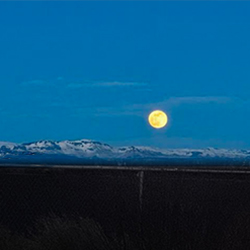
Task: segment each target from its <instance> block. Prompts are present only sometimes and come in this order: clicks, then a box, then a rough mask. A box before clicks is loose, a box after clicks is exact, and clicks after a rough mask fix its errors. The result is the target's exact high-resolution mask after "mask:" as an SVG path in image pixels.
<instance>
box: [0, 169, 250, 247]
mask: <svg viewBox="0 0 250 250" xmlns="http://www.w3.org/2000/svg"><path fill="white" fill-rule="evenodd" d="M249 246H250V171H248V170H247V169H245V170H244V169H234V170H233V171H231V170H230V169H227V170H226V169H225V168H224V169H220V168H219V167H218V168H216V169H212V170H211V169H206V168H205V167H202V168H200V169H198V170H195V169H189V170H187V169H186V168H184V169H182V168H178V169H171V168H168V169H166V168H161V169H153V168H150V169H149V168H127V169H126V168H115V167H113V168H109V167H105V168H102V169H101V168H99V167H95V168H92V167H83V168H81V167H77V168H71V167H67V166H64V167H49V168H47V167H11V166H8V167H1V168H0V249H1V250H2V249H3V250H5V249H8V250H12V249H25V250H28V249H32V250H36V249H42V250H45V249H46V250H49V249H51V250H54V249H61V250H78V249H79V250H99V249H100V250H101V249H103V250H106V249H109V250H110V249H111V250H112V249H124V250H125V249H126V250H133V249H145V250H148V249H150V250H151V249H152V250H153V249H154V250H156V249H161V250H165V249H166V250H179V249H183V250H185V249H186V250H196V249H197V250H203V249H210V250H212V249H218V250H222V249H226V250H231V249H240V250H245V249H246V250H247V249H250V247H249Z"/></svg>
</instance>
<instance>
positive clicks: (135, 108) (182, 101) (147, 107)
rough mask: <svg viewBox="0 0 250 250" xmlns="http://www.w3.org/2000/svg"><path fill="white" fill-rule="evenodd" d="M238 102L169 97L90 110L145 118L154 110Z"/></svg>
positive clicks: (216, 98)
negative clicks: (158, 100) (156, 100)
mask: <svg viewBox="0 0 250 250" xmlns="http://www.w3.org/2000/svg"><path fill="white" fill-rule="evenodd" d="M236 100H238V99H237V98H232V97H226V96H182V97H170V98H168V99H166V100H163V101H160V102H152V103H139V104H138V103H137V104H131V105H125V106H121V107H96V108H95V109H92V111H93V114H95V115H96V116H122V115H136V116H143V117H144V116H145V115H147V114H148V113H149V112H151V111H152V110H154V109H163V110H165V111H170V110H171V109H172V108H174V107H176V106H181V105H188V104H197V105H199V104H209V103H217V104H223V105H224V104H227V103H230V102H233V101H236Z"/></svg>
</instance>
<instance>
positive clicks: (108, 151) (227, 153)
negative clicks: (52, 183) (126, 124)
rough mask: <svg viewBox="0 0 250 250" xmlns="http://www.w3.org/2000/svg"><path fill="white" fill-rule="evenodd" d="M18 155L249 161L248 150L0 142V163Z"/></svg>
mask: <svg viewBox="0 0 250 250" xmlns="http://www.w3.org/2000/svg"><path fill="white" fill-rule="evenodd" d="M22 155H68V156H74V157H78V158H91V157H98V158H107V159H109V158H111V159H133V158H177V159H178V158H187V159H190V158H218V157H219V158H249V157H250V150H228V149H215V148H206V149H164V150H162V149H156V148H150V147H142V146H136V147H135V146H130V147H120V148H116V147H111V146H110V145H108V144H105V143H100V142H97V141H92V140H86V139H82V140H75V141H69V140H66V141H51V140H41V141H36V142H31V143H23V144H16V143H10V142H0V159H1V158H3V157H6V156H9V157H10V156H19V157H20V156H22Z"/></svg>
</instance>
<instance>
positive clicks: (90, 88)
mask: <svg viewBox="0 0 250 250" xmlns="http://www.w3.org/2000/svg"><path fill="white" fill-rule="evenodd" d="M249 13H250V2H225V1H222V2H195V1H194V2H161V1H160V2H141V1H139V2H112V1H111V2H103V1H102V2H30V1H28V2H0V69H1V70H0V141H13V142H29V141H35V140H41V139H52V140H66V139H67V140H75V139H82V138H86V139H93V140H97V141H101V142H107V143H110V144H111V145H114V146H116V145H117V146H118V145H132V144H133V145H146V146H154V147H160V148H162V147H166V148H178V147H180V148H183V147H189V148H203V147H224V148H250V133H249V129H250V126H249V125H250V121H249V117H250V99H249V98H250V32H249V31H250V15H249ZM154 109H162V110H164V111H165V112H166V113H167V114H168V116H169V123H168V126H167V127H166V128H164V129H160V130H156V129H153V128H151V127H150V126H149V125H148V123H147V116H148V114H149V113H150V111H152V110H154Z"/></svg>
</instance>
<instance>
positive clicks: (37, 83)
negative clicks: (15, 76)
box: [21, 80, 50, 86]
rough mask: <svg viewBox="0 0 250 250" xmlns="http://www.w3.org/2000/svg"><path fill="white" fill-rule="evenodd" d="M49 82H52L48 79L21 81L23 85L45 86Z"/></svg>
mask: <svg viewBox="0 0 250 250" xmlns="http://www.w3.org/2000/svg"><path fill="white" fill-rule="evenodd" d="M48 84H50V82H49V81H46V80H31V81H24V82H21V85H22V86H44V85H48Z"/></svg>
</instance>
